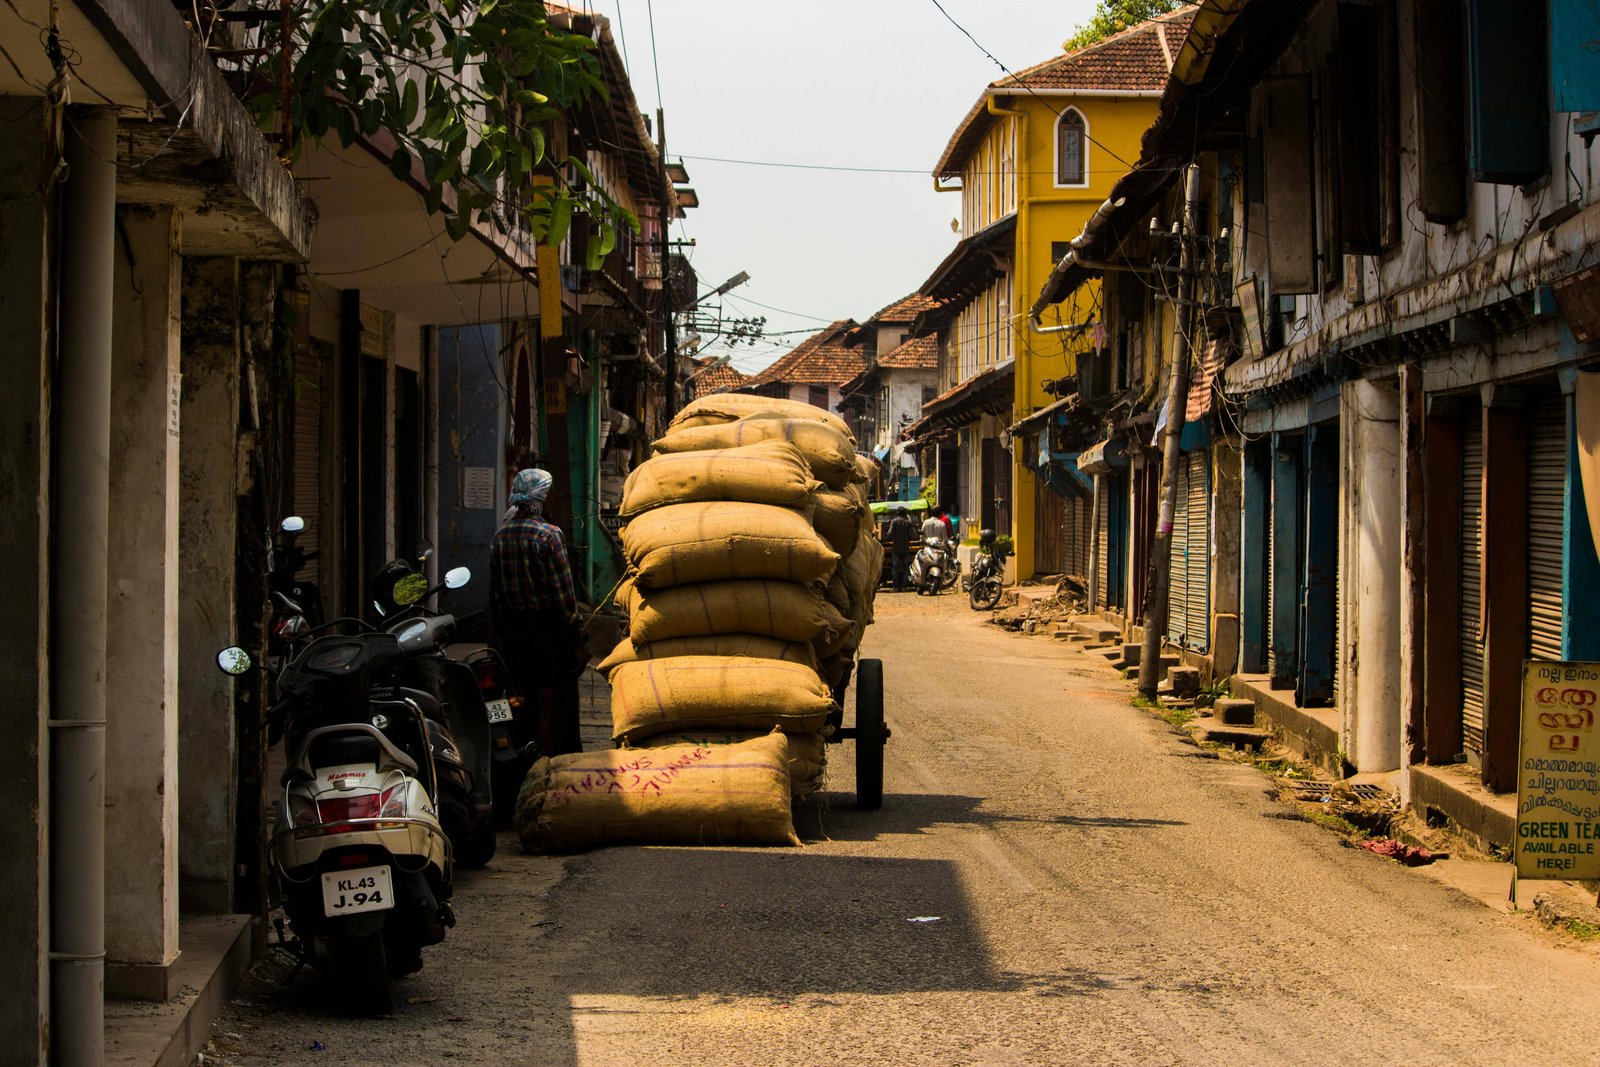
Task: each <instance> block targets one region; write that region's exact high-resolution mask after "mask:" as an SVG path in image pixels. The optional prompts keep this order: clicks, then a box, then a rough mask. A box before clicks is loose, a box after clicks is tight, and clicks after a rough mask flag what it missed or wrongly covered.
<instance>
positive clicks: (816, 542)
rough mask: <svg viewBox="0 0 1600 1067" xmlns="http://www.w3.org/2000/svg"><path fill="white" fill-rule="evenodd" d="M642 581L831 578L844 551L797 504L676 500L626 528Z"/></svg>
mask: <svg viewBox="0 0 1600 1067" xmlns="http://www.w3.org/2000/svg"><path fill="white" fill-rule="evenodd" d="M622 551H623V553H624V554H625V555H626V556H627V557H628V562H629V564H631V565H632V567H633V569H634V572H635V574H634V578H635V580H636V581H637V582H638V584H639V585H642V586H647V587H649V588H652V589H662V588H666V587H668V586H674V585H692V584H694V583H696V582H717V581H724V580H727V579H730V578H779V579H782V580H784V581H789V582H802V583H805V582H815V581H827V579H828V578H829V577H830V576H831V575H832V574H833V571H834V568H835V567H837V566H838V564H839V554H838V553H837V552H835V551H834V550H833V549H831V548H829V547H828V545H827V543H826V542H825V541H823V539H822V538H821V537H819V536H818V535H817V532H816V530H814V529H812V527H811V523H810V521H809V520H808V519H807V517H806V516H805V515H803V514H802V513H800V512H798V511H795V510H794V509H793V508H780V507H774V506H772V505H771V504H737V503H723V502H720V501H708V502H700V503H694V504H669V505H667V506H666V507H661V508H655V509H653V510H651V511H647V512H645V513H644V514H643V515H639V516H637V517H636V518H634V519H633V520H632V521H630V522H629V523H628V525H626V526H624V527H623V529H622Z"/></svg>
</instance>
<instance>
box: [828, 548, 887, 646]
mask: <svg viewBox="0 0 1600 1067" xmlns="http://www.w3.org/2000/svg"><path fill="white" fill-rule="evenodd" d="M882 575H883V544H882V542H880V541H879V540H878V539H877V538H876V537H874V536H872V535H871V534H868V533H863V534H862V535H861V543H860V544H859V545H858V546H857V547H856V550H855V551H854V552H852V553H851V554H850V555H849V557H848V558H846V559H845V561H844V565H843V566H841V567H840V568H839V573H838V574H837V575H835V576H834V577H835V578H836V579H838V578H840V577H842V578H843V581H844V584H845V588H846V589H847V590H848V591H849V595H850V609H849V610H848V611H847V612H845V614H847V615H849V616H850V618H851V619H853V620H854V621H856V622H858V623H860V624H861V625H862V626H871V625H872V620H873V614H872V604H873V601H874V600H875V599H876V598H877V595H878V579H879V578H880V577H882Z"/></svg>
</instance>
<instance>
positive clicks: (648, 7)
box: [644, 0, 667, 138]
mask: <svg viewBox="0 0 1600 1067" xmlns="http://www.w3.org/2000/svg"><path fill="white" fill-rule="evenodd" d="M644 9H645V12H646V14H648V15H649V16H650V69H651V70H653V71H654V72H655V76H656V106H657V107H659V108H661V109H662V110H663V111H665V110H666V106H667V105H666V104H665V103H664V102H663V101H662V99H661V61H660V60H659V59H657V58H656V5H655V0H645V4H644ZM660 136H661V131H660V130H657V131H656V137H658V138H659V137H660Z"/></svg>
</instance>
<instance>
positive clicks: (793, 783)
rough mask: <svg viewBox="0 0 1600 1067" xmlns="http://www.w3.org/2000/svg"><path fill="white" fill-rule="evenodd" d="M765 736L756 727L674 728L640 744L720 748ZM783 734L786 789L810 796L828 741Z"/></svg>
mask: <svg viewBox="0 0 1600 1067" xmlns="http://www.w3.org/2000/svg"><path fill="white" fill-rule="evenodd" d="M767 736H770V735H769V734H768V733H763V732H760V731H756V730H675V731H673V732H672V733H666V734H658V735H656V736H655V737H652V738H650V739H649V740H647V741H644V742H641V747H643V748H647V749H651V748H668V747H671V746H673V745H694V746H696V747H699V748H721V747H723V746H725V745H737V744H740V743H741V742H744V741H750V740H753V739H755V738H758V737H767ZM782 736H783V739H784V741H785V742H786V750H787V759H788V764H789V791H790V792H791V793H792V794H793V795H795V796H797V797H807V796H810V795H811V794H812V793H815V792H816V791H817V790H818V789H821V788H822V774H823V769H824V768H825V767H826V766H827V765H828V743H827V741H826V740H825V739H824V734H823V733H821V732H817V733H804V734H783V735H782Z"/></svg>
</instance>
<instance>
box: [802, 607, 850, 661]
mask: <svg viewBox="0 0 1600 1067" xmlns="http://www.w3.org/2000/svg"><path fill="white" fill-rule="evenodd" d="M822 615H823V618H824V619H826V620H827V621H826V624H825V625H824V626H823V628H822V632H821V633H819V634H817V636H816V637H814V638H812V639H811V647H812V648H814V649H816V650H817V659H819V660H822V659H826V658H827V657H829V656H831V655H833V654H834V653H835V652H838V651H840V650H842V649H851V648H855V647H857V646H858V645H859V644H860V643H861V630H862V626H861V624H860V623H857V622H854V621H852V620H851V619H849V618H847V617H846V616H845V614H844V613H843V612H841V611H839V609H837V608H835V607H834V606H833V605H832V604H830V603H828V602H827V601H826V600H824V601H823V602H822Z"/></svg>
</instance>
